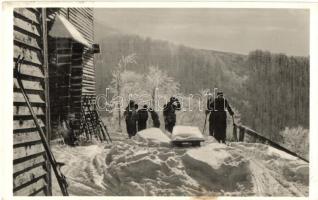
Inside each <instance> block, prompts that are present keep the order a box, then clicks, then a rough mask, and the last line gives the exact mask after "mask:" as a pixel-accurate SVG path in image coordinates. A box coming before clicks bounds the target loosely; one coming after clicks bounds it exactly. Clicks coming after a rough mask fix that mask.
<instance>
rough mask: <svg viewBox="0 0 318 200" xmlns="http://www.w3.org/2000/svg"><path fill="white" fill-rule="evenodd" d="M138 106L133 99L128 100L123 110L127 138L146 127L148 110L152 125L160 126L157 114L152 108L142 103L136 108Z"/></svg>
mask: <svg viewBox="0 0 318 200" xmlns="http://www.w3.org/2000/svg"><path fill="white" fill-rule="evenodd" d="M138 107H139V106H138V104H136V103H135V102H134V101H133V100H130V101H129V104H128V106H127V107H126V109H125V112H124V118H125V121H126V127H127V133H128V137H129V138H131V137H132V136H135V135H136V133H137V132H138V131H142V130H144V129H146V128H147V121H148V118H149V115H148V112H149V113H150V116H151V119H152V124H153V127H156V128H159V127H160V121H159V116H158V114H157V113H156V112H155V111H154V110H153V109H152V108H148V106H147V105H144V106H143V107H142V108H141V109H139V110H138Z"/></svg>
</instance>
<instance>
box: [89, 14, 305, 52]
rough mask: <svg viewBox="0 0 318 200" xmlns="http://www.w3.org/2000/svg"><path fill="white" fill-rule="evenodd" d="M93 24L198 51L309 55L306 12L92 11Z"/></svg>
mask: <svg viewBox="0 0 318 200" xmlns="http://www.w3.org/2000/svg"><path fill="white" fill-rule="evenodd" d="M95 20H96V21H97V22H98V23H102V24H105V25H106V26H109V27H112V28H115V29H117V30H119V31H121V32H124V33H133V34H138V35H140V36H145V37H147V36H148V37H151V38H154V39H163V40H168V41H171V42H174V43H177V44H184V45H186V46H190V47H195V48H201V49H212V50H219V51H227V52H235V53H242V54H247V53H248V52H249V51H252V50H255V49H263V50H269V51H271V52H275V53H279V52H281V53H285V54H288V55H300V56H307V55H309V11H307V10H299V9H297V10H296V9H293V10H291V9H181V8H179V9H149V8H148V9H130V8H129V9H127V8H121V9H95Z"/></svg>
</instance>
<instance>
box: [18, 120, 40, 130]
mask: <svg viewBox="0 0 318 200" xmlns="http://www.w3.org/2000/svg"><path fill="white" fill-rule="evenodd" d="M38 121H39V123H40V125H41V127H42V126H44V122H43V121H42V119H38ZM34 127H35V124H34V121H33V119H28V120H13V129H15V130H16V129H30V128H34Z"/></svg>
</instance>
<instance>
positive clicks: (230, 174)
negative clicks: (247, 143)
mask: <svg viewBox="0 0 318 200" xmlns="http://www.w3.org/2000/svg"><path fill="white" fill-rule="evenodd" d="M182 160H183V162H184V165H185V167H186V168H185V169H186V172H187V173H188V174H189V176H191V177H192V178H193V179H195V180H196V181H197V182H198V183H199V184H200V185H202V186H204V187H205V188H207V189H208V190H214V191H215V190H216V191H218V190H223V191H225V192H233V191H238V190H240V189H242V187H244V188H249V187H251V185H252V183H251V179H250V170H249V161H248V160H246V159H244V158H243V157H242V156H241V155H238V154H235V152H234V149H232V148H230V147H228V146H226V145H223V144H219V143H212V144H209V145H207V146H204V147H202V148H197V149H191V150H189V151H187V153H186V154H185V156H183V157H182Z"/></svg>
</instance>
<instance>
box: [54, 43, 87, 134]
mask: <svg viewBox="0 0 318 200" xmlns="http://www.w3.org/2000/svg"><path fill="white" fill-rule="evenodd" d="M49 52H50V53H49V58H50V59H49V60H50V61H49V73H50V74H49V76H50V99H51V102H50V106H51V121H52V122H51V123H52V130H53V131H52V135H51V138H52V139H55V138H57V137H58V131H63V130H61V129H62V128H61V124H62V121H64V120H69V117H70V115H72V118H73V119H72V128H73V129H74V130H77V132H78V133H79V129H80V119H81V96H82V73H83V70H82V63H83V58H82V55H83V46H82V45H81V44H79V43H77V42H74V41H73V40H72V39H67V38H50V40H49ZM59 126H60V127H59ZM64 131H66V130H64ZM78 133H76V134H78Z"/></svg>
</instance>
